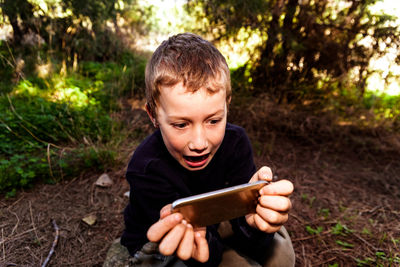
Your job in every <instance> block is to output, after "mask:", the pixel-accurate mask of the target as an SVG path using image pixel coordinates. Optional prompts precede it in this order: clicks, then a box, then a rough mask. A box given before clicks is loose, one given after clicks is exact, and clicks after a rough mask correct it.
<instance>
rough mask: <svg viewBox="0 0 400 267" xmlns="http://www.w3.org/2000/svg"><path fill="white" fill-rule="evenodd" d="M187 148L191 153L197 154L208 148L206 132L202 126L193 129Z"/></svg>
mask: <svg viewBox="0 0 400 267" xmlns="http://www.w3.org/2000/svg"><path fill="white" fill-rule="evenodd" d="M188 146H189V149H190V150H191V151H195V152H197V153H201V152H203V151H204V150H206V149H207V148H208V141H207V132H206V129H204V126H196V127H194V128H193V131H192V136H191V138H190V141H189V145H188Z"/></svg>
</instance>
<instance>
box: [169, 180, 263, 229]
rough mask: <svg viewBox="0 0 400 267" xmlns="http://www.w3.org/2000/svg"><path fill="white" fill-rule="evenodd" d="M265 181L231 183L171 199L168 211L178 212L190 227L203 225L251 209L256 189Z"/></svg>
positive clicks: (254, 201)
mask: <svg viewBox="0 0 400 267" xmlns="http://www.w3.org/2000/svg"><path fill="white" fill-rule="evenodd" d="M267 184H268V182H267V181H257V182H254V183H247V184H242V185H237V186H232V187H228V188H224V189H220V190H216V191H212V192H208V193H204V194H200V195H195V196H190V197H186V198H181V199H178V200H176V201H174V202H173V203H172V212H180V213H182V215H183V217H184V219H185V220H187V221H188V222H189V223H191V224H192V225H193V227H203V226H208V225H212V224H216V223H219V222H222V221H226V220H230V219H234V218H237V217H241V216H244V215H246V214H249V213H254V212H255V210H256V207H257V203H258V197H259V190H260V189H261V188H262V187H263V186H265V185H267Z"/></svg>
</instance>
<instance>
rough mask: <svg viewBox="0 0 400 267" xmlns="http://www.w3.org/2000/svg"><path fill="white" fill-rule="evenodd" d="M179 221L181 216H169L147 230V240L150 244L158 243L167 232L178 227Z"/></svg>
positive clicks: (178, 214)
mask: <svg viewBox="0 0 400 267" xmlns="http://www.w3.org/2000/svg"><path fill="white" fill-rule="evenodd" d="M181 221H182V214H180V213H174V214H171V215H169V216H167V217H165V218H164V219H161V220H159V221H158V222H156V223H155V224H153V225H152V226H150V228H149V230H148V231H147V238H148V239H149V240H150V241H151V242H158V241H160V240H161V238H162V237H163V236H164V235H165V234H166V233H167V232H168V231H170V230H171V229H172V228H173V227H175V226H176V225H178V224H179V223H180V222H181Z"/></svg>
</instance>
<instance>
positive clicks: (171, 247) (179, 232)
mask: <svg viewBox="0 0 400 267" xmlns="http://www.w3.org/2000/svg"><path fill="white" fill-rule="evenodd" d="M147 238H148V239H149V240H150V241H151V242H159V247H158V248H159V251H160V253H161V254H163V255H167V256H168V255H172V254H174V253H176V256H177V257H178V258H180V259H182V260H188V259H190V258H194V259H195V260H197V261H199V262H206V261H207V260H208V257H209V250H208V243H207V240H206V228H205V227H203V228H197V229H193V227H192V225H191V224H188V223H187V222H186V221H185V220H183V218H182V214H180V213H173V214H171V204H168V205H166V206H164V207H163V208H162V209H161V211H160V220H159V221H158V222H156V223H155V224H153V225H152V226H151V227H150V228H149V230H148V231H147Z"/></svg>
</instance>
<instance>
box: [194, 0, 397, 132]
mask: <svg viewBox="0 0 400 267" xmlns="http://www.w3.org/2000/svg"><path fill="white" fill-rule="evenodd" d="M377 2H379V0H371V1H350V0H348V1H329V0H322V1H300V2H299V1H297V0H285V1H261V0H260V1H258V0H257V1H238V0H223V1H209V0H196V1H189V2H188V6H187V10H188V11H189V12H191V14H193V15H194V16H197V17H198V22H199V23H198V25H202V26H201V27H202V28H201V29H198V31H199V32H201V33H203V34H207V35H209V34H211V35H213V36H214V38H215V40H216V42H219V43H220V44H221V45H223V44H227V43H228V44H230V45H234V44H232V42H235V41H239V42H240V47H246V46H254V44H253V43H252V42H251V40H249V42H248V43H247V44H246V43H245V42H244V40H245V39H243V38H242V36H243V35H245V36H253V35H257V36H258V37H259V38H258V42H257V43H256V45H255V49H256V51H252V53H250V55H252V56H251V57H250V58H249V61H248V62H247V63H246V64H245V65H244V66H243V67H240V68H238V69H237V70H235V72H234V73H233V79H232V84H233V86H234V89H238V90H242V89H243V88H246V89H247V90H249V91H250V92H251V93H252V94H253V95H259V94H265V93H267V94H268V95H269V97H270V98H271V99H273V100H275V101H276V102H278V103H291V104H295V105H297V106H301V107H303V108H307V109H312V110H314V111H316V112H320V111H321V110H324V111H326V110H333V111H335V112H338V113H339V115H340V116H342V114H344V116H347V114H348V110H349V109H354V107H355V109H356V110H359V109H365V108H368V107H369V108H372V109H373V112H374V113H375V116H376V119H378V120H380V119H387V118H389V119H390V121H391V123H392V124H393V126H395V127H394V128H397V129H399V127H398V124H399V116H398V110H399V104H398V103H399V102H398V100H395V99H391V100H389V99H383V98H382V97H380V96H379V101H378V102H377V101H376V99H375V98H374V97H373V96H371V95H369V94H368V91H367V90H366V86H367V80H368V78H369V77H372V75H374V74H377V73H379V70H376V69H371V63H372V60H374V59H376V58H379V57H380V56H383V55H385V54H386V53H388V52H389V51H390V50H391V49H392V50H393V51H396V52H395V53H396V54H397V60H396V61H397V62H398V61H399V59H400V50H398V49H397V47H399V45H400V39H399V38H398V36H399V34H400V30H399V27H398V25H397V26H393V25H396V24H395V21H396V17H394V16H389V15H386V14H379V13H377V12H375V11H374V12H375V13H373V12H372V11H371V10H372V7H373V6H374V5H375V4H376V3H377ZM204 21H206V22H204ZM204 25H206V26H204ZM248 39H250V38H248ZM243 42H244V43H243ZM384 77H386V78H385V79H394V78H395V75H394V74H393V73H390V74H389V75H386V76H384ZM396 77H397V78H398V76H396ZM354 114H355V112H353V113H352V115H354ZM357 116H358V117H360V115H357ZM390 126H392V125H390ZM393 126H392V127H393Z"/></svg>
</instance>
